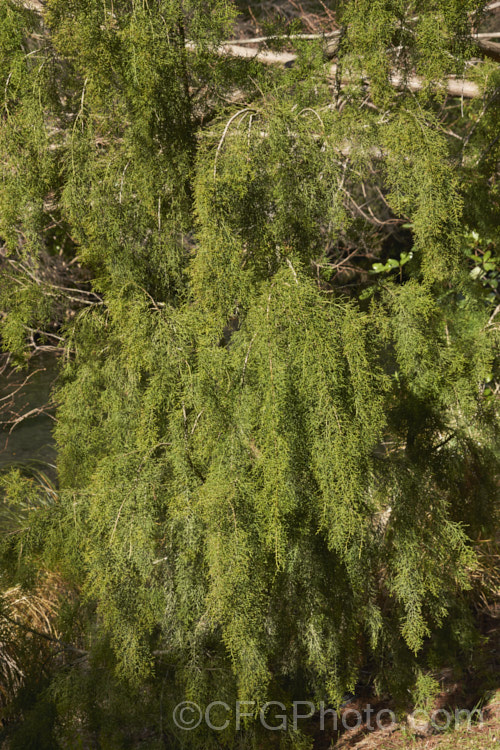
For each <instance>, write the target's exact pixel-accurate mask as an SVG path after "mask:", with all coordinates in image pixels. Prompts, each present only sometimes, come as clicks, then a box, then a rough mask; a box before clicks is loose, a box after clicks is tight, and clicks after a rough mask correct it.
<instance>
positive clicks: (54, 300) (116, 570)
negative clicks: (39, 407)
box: [0, 0, 500, 748]
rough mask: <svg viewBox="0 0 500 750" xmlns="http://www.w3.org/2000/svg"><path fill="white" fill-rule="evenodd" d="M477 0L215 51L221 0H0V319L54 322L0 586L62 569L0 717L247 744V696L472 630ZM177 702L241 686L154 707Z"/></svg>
mask: <svg viewBox="0 0 500 750" xmlns="http://www.w3.org/2000/svg"><path fill="white" fill-rule="evenodd" d="M485 7H486V3H485V2H484V0H433V1H432V2H430V1H429V0H414V2H411V3H408V2H402V0H384V1H383V2H382V1H379V0H377V1H376V2H374V0H356V1H355V2H350V3H348V2H341V3H338V4H336V5H335V7H334V8H333V5H332V9H333V10H335V15H334V18H335V23H336V27H335V28H331V27H329V28H327V29H325V33H322V34H319V35H316V36H317V38H312V39H311V38H306V37H307V35H304V33H303V31H304V30H303V29H301V28H300V27H299V26H298V25H297V24H291V25H290V26H287V25H286V24H283V23H281V24H280V23H277V24H275V25H274V27H273V26H271V27H270V31H269V34H268V35H267V39H266V40H264V41H261V42H258V43H256V44H254V45H253V46H248V45H245V44H244V43H243V42H242V41H241V40H240V41H239V42H238V40H237V39H236V40H235V43H234V44H233V46H232V47H231V46H230V45H227V44H225V42H227V40H230V39H231V35H232V33H233V29H234V28H235V19H236V18H237V12H238V8H237V7H236V6H233V5H231V4H229V3H228V2H227V1H226V0H207V1H206V2H204V3H201V2H198V1H197V0H186V1H185V2H182V3H181V2H179V0H157V1H155V2H153V0H140V1H139V0H113V2H109V3H108V2H102V0H99V1H98V0H47V1H46V2H45V3H44V4H43V5H42V6H41V8H39V7H38V4H37V3H26V4H22V3H21V2H17V1H16V0H2V2H1V5H0V48H1V54H0V91H1V92H4V93H3V108H2V122H1V127H0V153H1V163H2V173H1V182H0V238H1V241H2V251H1V252H2V264H1V266H0V272H1V291H0V302H1V309H2V320H1V336H2V343H3V346H4V349H5V351H7V352H10V353H11V356H12V357H13V358H14V359H15V361H16V362H17V363H18V364H19V366H21V365H22V363H23V362H24V361H25V360H26V359H27V357H28V356H29V354H30V347H31V349H33V347H34V348H35V349H36V348H37V346H40V345H43V344H48V345H53V346H54V347H59V348H60V349H61V351H62V352H63V356H61V358H60V363H61V364H60V376H59V380H58V385H57V387H56V389H55V390H54V393H53V399H54V403H55V404H56V407H57V412H56V417H57V423H56V427H55V437H56V441H57V447H58V462H57V482H58V487H57V493H55V492H50V493H49V494H48V495H47V489H46V487H43V486H42V487H41V486H40V485H39V484H37V482H36V481H35V479H34V478H33V477H27V476H23V475H22V474H21V473H19V472H18V471H17V472H13V473H10V474H8V475H5V477H4V478H3V479H2V488H3V492H4V500H3V506H2V508H3V510H2V514H3V515H2V518H4V517H5V518H7V515H8V518H9V519H10V520H9V525H7V524H6V525H5V529H6V533H5V534H4V535H3V537H2V543H1V552H2V558H1V559H2V567H1V569H0V570H1V578H0V583H1V585H2V588H3V590H7V589H8V588H9V586H12V585H15V584H16V585H18V584H20V585H23V586H25V587H26V590H28V591H29V590H31V591H33V590H34V589H36V586H38V585H40V581H41V579H42V578H43V576H44V575H45V574H46V573H47V571H50V572H51V574H52V575H53V574H55V573H57V575H58V576H59V577H60V581H61V584H60V585H61V596H60V602H59V605H58V611H59V614H58V620H57V633H58V635H57V638H56V637H55V636H53V635H52V636H51V637H52V638H53V644H54V650H53V653H52V659H50V658H49V659H48V658H47V655H46V653H45V651H44V652H43V654H42V655H39V656H38V657H37V656H36V654H35V655H33V656H32V662H30V663H32V665H34V666H33V667H32V669H33V674H34V673H36V669H37V664H39V663H41V662H42V661H43V663H44V667H43V670H42V672H43V679H40V680H39V683H37V684H36V688H34V687H33V685H32V684H31V683H30V685H31V687H30V690H31V692H30V693H29V695H28V693H27V692H26V691H25V692H24V693H23V690H22V688H21V687H18V688H15V689H14V687H13V688H12V690H13V693H15V699H14V700H13V701H12V704H11V706H10V709H9V710H10V712H11V713H10V716H11V720H10V724H8V725H7V729H6V733H7V735H8V736H9V738H10V739H9V741H10V742H11V743H12V744H11V745H10V747H12V748H15V747H27V746H28V745H27V744H26V743H27V742H28V741H29V742H32V743H33V742H34V743H35V744H36V743H37V742H38V745H36V746H37V747H42V746H47V747H56V746H57V745H58V744H59V745H60V746H61V747H73V746H75V745H74V743H75V741H76V740H75V736H79V737H80V739H81V741H83V742H84V743H85V742H88V743H93V744H92V746H95V747H107V746H109V747H125V746H129V745H130V743H132V744H133V746H137V747H139V746H141V743H143V746H144V747H151V748H154V747H175V746H179V747H193V748H200V747H203V748H211V747H214V748H215V747H221V746H223V747H229V748H233V747H234V748H236V747H259V744H258V743H259V742H260V739H259V737H260V733H262V732H263V731H264V730H263V728H262V725H261V723H260V722H259V721H258V720H257V718H258V710H259V707H260V706H261V705H262V704H264V703H265V702H266V701H270V700H279V701H282V702H284V703H287V702H289V701H292V700H294V699H296V700H312V701H316V702H318V703H319V701H325V702H326V703H327V704H328V705H334V706H336V705H338V704H339V703H340V702H341V700H342V696H343V695H344V694H345V693H346V691H349V690H354V689H355V686H356V683H357V680H358V679H359V675H360V670H361V668H362V667H363V666H364V665H366V664H370V669H371V670H372V673H373V675H374V676H375V679H376V682H377V685H378V686H379V687H380V689H383V690H386V691H389V692H390V693H391V694H393V695H394V696H396V697H397V698H398V697H402V696H403V697H404V695H406V693H407V690H408V688H409V689H413V688H415V686H416V687H417V689H418V686H419V685H422V684H423V682H422V675H424V674H425V673H426V671H427V670H432V669H435V668H436V667H437V666H438V665H440V664H442V663H443V662H445V663H447V662H448V663H449V662H450V661H453V660H454V659H461V658H462V659H463V658H465V657H464V655H465V654H468V653H470V650H471V647H473V645H474V643H475V642H476V641H477V634H476V632H475V627H474V621H473V618H472V615H471V606H470V594H469V591H470V587H471V577H472V574H473V571H474V569H475V565H476V553H475V546H474V541H475V540H476V539H477V538H478V536H479V535H480V534H481V533H482V532H484V530H485V529H488V528H491V526H492V525H493V526H494V524H495V513H496V505H495V501H496V498H497V495H496V493H497V484H496V479H495V477H496V470H497V469H496V467H497V459H498V430H497V425H496V414H497V402H496V398H495V394H496V393H497V392H498V386H496V383H497V382H498V361H497V353H498V317H497V315H498V311H499V307H498V289H497V284H498V273H497V266H496V263H497V261H496V260H495V258H498V209H499V204H498V200H499V196H498V186H499V175H498V159H499V154H500V143H499V140H498V132H497V129H498V117H499V108H500V99H499V96H498V91H499V86H500V73H499V71H498V66H497V65H496V63H495V62H494V61H492V60H491V59H489V58H488V57H485V58H481V54H480V52H481V50H480V49H478V47H477V45H476V42H475V41H474V36H473V33H474V30H475V29H476V28H477V27H478V24H480V22H481V18H482V17H483V15H484V12H485ZM332 17H333V16H332ZM330 20H331V18H330ZM309 36H311V35H309ZM312 36H314V35H312ZM332 39H334V40H336V43H335V45H334V52H333V54H334V55H335V57H334V59H332V51H331V50H332V43H331V40H332ZM471 61H472V62H471ZM283 63H284V64H283ZM460 87H461V88H460ZM460 90H461V91H462V92H464V95H462V96H460V95H457V91H460ZM495 253H497V255H496V256H495ZM495 388H497V391H496V392H495ZM4 615H5V618H9V617H10V618H11V619H12V616H11V615H9V610H8V609H7V608H6V606H4V604H2V605H1V608H0V622H3V620H2V619H1V618H2V617H4ZM5 618H4V619H5ZM5 622H9V620H8V619H5ZM19 630H20V631H21V632H20V633H19V634H18V639H19V642H21V641H22V637H23V636H22V628H19ZM1 632H2V631H1V630H0V633H1ZM9 632H10V631H9ZM54 632H55V631H54ZM32 635H33V634H32ZM37 659H38V661H37ZM26 674H28V675H30V674H32V673H31V672H29V670H27V671H26ZM32 682H33V684H34V678H33V679H32ZM27 684H28V683H27ZM28 692H29V691H28ZM182 700H192V701H195V702H197V703H198V704H199V705H200V706H206V705H208V704H209V703H211V702H213V701H225V702H226V703H227V704H229V705H231V706H234V702H235V701H236V700H240V701H249V702H252V701H253V702H254V703H253V704H249V705H255V706H256V707H257V708H256V716H255V720H253V719H252V717H248V718H247V719H246V722H245V726H244V731H240V732H236V731H235V725H234V722H230V723H229V725H228V727H227V728H226V729H225V730H224V731H221V732H214V731H210V729H209V728H207V726H206V725H204V724H201V725H200V727H199V728H198V729H197V730H195V731H193V732H184V733H183V732H182V731H180V730H179V729H178V728H176V726H175V725H174V723H173V721H172V709H173V707H174V706H175V705H176V704H178V703H179V702H181V701H182ZM47 707H49V708H47ZM47 711H48V713H46V712H47ZM42 712H45V714H44V715H47V716H49V714H50V717H51V718H50V720H47V721H46V722H45V723H43V725H42V724H41V723H40V722H39V721H37V718H36V717H37V716H39V715H40V714H41V713H42ZM216 716H217V714H216V712H214V713H213V717H214V722H215V723H220V724H222V723H223V722H224V719H222V720H221V721H220V722H219V721H218V720H217V718H216ZM278 734H279V735H280V736H279V737H278V736H277V735H278ZM26 738H28V739H26ZM42 742H45V745H42V744H41V743H42ZM266 742H268V745H266V746H269V747H270V746H271V743H272V742H281V743H282V745H280V746H283V747H285V746H286V747H296V748H299V747H300V748H306V747H309V746H310V745H309V744H308V740H307V738H306V736H305V735H303V734H302V733H300V732H293V731H290V732H288V733H273V736H272V737H271V738H269V735H267V739H266ZM16 743H17V744H16ZM23 743H24V744H23ZM72 743H73V744H72ZM127 743H128V744H127ZM134 743H135V744H134ZM89 746H90V745H89ZM276 746H278V745H276Z"/></svg>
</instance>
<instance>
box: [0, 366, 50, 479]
mask: <svg viewBox="0 0 500 750" xmlns="http://www.w3.org/2000/svg"><path fill="white" fill-rule="evenodd" d="M57 373H58V362H57V358H56V356H55V355H53V354H47V353H43V354H40V355H37V356H36V357H34V358H33V359H32V360H31V361H30V364H29V367H28V370H27V371H17V372H16V371H13V370H12V369H10V370H8V371H6V372H4V373H3V375H2V376H1V377H0V399H2V398H4V397H6V396H8V394H10V393H12V392H13V391H14V389H15V385H16V384H17V383H21V382H22V381H23V380H24V379H25V378H26V376H27V375H29V376H30V378H29V380H28V382H27V383H26V385H24V386H23V387H22V388H21V390H20V391H19V392H18V393H16V394H15V395H14V396H13V400H12V402H10V400H9V399H6V398H4V401H0V406H2V405H4V409H3V413H2V412H0V419H2V420H5V419H6V418H7V419H14V418H15V414H19V415H23V414H26V413H27V412H30V411H32V410H35V409H40V408H42V407H44V406H45V405H47V404H48V403H49V399H50V390H51V387H52V385H53V384H54V382H55V380H56V378H57ZM6 402H8V403H7V406H8V409H6V408H5V405H6ZM6 411H8V412H9V413H7V414H6ZM51 411H52V412H53V410H51ZM53 427H54V420H53V419H52V418H51V417H50V416H49V415H48V414H45V413H42V414H36V413H35V414H34V415H32V416H29V417H27V418H26V419H23V420H22V421H21V422H19V424H17V425H14V426H13V425H12V423H10V424H2V426H1V428H0V469H3V468H6V467H7V466H11V465H19V464H23V465H27V464H28V465H33V466H38V468H40V469H41V470H42V471H44V472H46V473H49V474H52V475H54V473H55V456H56V451H55V444H54V438H53V435H52V430H53Z"/></svg>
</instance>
